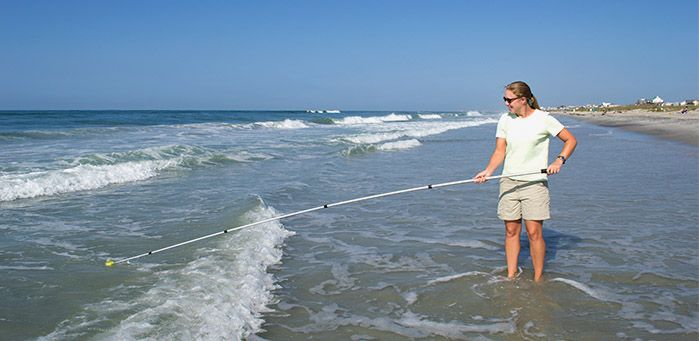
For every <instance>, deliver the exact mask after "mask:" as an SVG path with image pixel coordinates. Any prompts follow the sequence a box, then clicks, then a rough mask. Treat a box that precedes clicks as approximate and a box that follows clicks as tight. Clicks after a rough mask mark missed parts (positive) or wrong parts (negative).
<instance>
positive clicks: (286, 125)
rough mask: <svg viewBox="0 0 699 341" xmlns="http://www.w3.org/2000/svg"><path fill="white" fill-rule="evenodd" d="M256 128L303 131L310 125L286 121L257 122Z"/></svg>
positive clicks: (297, 121) (296, 121)
mask: <svg viewBox="0 0 699 341" xmlns="http://www.w3.org/2000/svg"><path fill="white" fill-rule="evenodd" d="M253 125H254V126H259V127H264V128H268V129H303V128H308V125H307V124H306V123H304V122H303V121H300V120H291V119H288V118H287V119H285V120H284V121H269V122H255V123H253Z"/></svg>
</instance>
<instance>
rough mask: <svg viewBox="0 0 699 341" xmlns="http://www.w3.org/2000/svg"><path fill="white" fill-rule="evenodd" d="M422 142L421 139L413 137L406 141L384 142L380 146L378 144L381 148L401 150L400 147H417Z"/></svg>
mask: <svg viewBox="0 0 699 341" xmlns="http://www.w3.org/2000/svg"><path fill="white" fill-rule="evenodd" d="M421 145H422V143H420V141H418V140H415V139H411V140H404V141H396V142H387V143H384V144H382V145H380V146H378V149H379V150H400V149H410V148H415V147H419V146H421Z"/></svg>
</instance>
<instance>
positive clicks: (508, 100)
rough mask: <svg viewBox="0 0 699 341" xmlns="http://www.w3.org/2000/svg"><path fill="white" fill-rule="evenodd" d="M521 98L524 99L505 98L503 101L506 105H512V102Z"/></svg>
mask: <svg viewBox="0 0 699 341" xmlns="http://www.w3.org/2000/svg"><path fill="white" fill-rule="evenodd" d="M520 98H522V97H515V98H507V97H503V98H502V100H503V101H505V103H507V104H510V103H512V101H514V100H518V99H520Z"/></svg>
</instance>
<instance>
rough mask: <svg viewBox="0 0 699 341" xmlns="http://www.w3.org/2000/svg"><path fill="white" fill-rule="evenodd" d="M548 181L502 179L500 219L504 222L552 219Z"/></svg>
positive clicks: (499, 204)
mask: <svg viewBox="0 0 699 341" xmlns="http://www.w3.org/2000/svg"><path fill="white" fill-rule="evenodd" d="M550 202H551V199H550V198H549V186H548V182H547V181H518V180H512V179H510V178H501V179H500V199H499V200H498V217H500V219H502V220H520V219H524V220H546V219H549V218H550V215H549V204H550Z"/></svg>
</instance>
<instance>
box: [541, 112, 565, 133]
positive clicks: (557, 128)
mask: <svg viewBox="0 0 699 341" xmlns="http://www.w3.org/2000/svg"><path fill="white" fill-rule="evenodd" d="M545 122H546V131H548V132H549V134H551V136H556V135H558V133H560V132H561V130H563V128H565V127H564V126H563V124H561V122H559V121H558V120H557V119H556V118H555V117H553V116H551V115H546V120H545Z"/></svg>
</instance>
